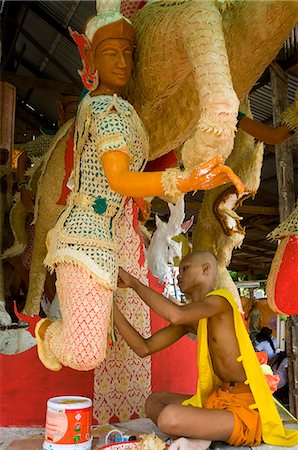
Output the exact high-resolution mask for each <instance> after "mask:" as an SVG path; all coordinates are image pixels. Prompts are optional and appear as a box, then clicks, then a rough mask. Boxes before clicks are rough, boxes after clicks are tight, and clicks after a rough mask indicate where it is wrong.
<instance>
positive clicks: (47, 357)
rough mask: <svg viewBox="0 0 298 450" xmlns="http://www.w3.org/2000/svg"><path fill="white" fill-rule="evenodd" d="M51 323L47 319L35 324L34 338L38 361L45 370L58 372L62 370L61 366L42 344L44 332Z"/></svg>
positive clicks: (43, 343)
mask: <svg viewBox="0 0 298 450" xmlns="http://www.w3.org/2000/svg"><path fill="white" fill-rule="evenodd" d="M51 323H52V322H51V321H50V320H49V319H41V320H39V321H38V322H37V324H36V327H35V337H36V344H37V353H38V357H39V359H40V360H41V362H42V363H43V365H44V366H45V367H46V368H47V369H49V370H53V371H54V372H58V370H60V369H62V364H61V363H60V361H59V360H58V359H57V358H56V356H55V355H54V354H53V353H52V352H51V351H50V350H48V349H47V347H46V345H45V342H44V338H45V332H46V330H47V328H48V327H49V326H50V325H51Z"/></svg>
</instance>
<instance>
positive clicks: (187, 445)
mask: <svg viewBox="0 0 298 450" xmlns="http://www.w3.org/2000/svg"><path fill="white" fill-rule="evenodd" d="M210 444H211V441H204V440H202V439H186V438H179V439H176V441H174V442H173V444H171V445H170V448H169V450H206V449H207V448H209V447H210Z"/></svg>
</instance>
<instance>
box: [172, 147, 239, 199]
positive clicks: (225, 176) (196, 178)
mask: <svg viewBox="0 0 298 450" xmlns="http://www.w3.org/2000/svg"><path fill="white" fill-rule="evenodd" d="M179 178H180V177H178V180H177V185H178V188H180V186H179V184H180V183H181V182H182V177H181V178H180V179H179ZM183 181H184V183H183V186H181V187H182V189H181V190H183V191H184V192H187V191H197V190H210V189H213V188H215V187H217V186H221V185H222V184H227V183H231V182H232V183H233V184H234V185H235V187H236V189H237V190H238V192H239V194H242V193H243V192H244V190H245V186H244V184H243V182H242V181H241V180H240V178H239V177H237V175H236V174H235V173H234V172H233V170H232V169H231V168H230V167H228V166H225V165H224V164H223V159H222V157H221V156H216V157H215V158H213V159H211V160H210V161H207V162H206V163H204V164H201V165H200V166H199V167H197V168H196V169H194V170H193V171H192V172H191V173H190V175H189V177H188V178H185V179H184V180H183ZM181 184H182V183H181ZM185 189H186V190H185Z"/></svg>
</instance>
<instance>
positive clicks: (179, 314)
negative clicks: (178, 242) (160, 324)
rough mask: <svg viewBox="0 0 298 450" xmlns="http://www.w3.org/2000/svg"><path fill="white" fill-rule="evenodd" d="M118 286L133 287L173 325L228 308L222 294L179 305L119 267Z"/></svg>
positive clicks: (208, 315)
mask: <svg viewBox="0 0 298 450" xmlns="http://www.w3.org/2000/svg"><path fill="white" fill-rule="evenodd" d="M119 279H120V280H121V281H120V283H119V282H118V286H120V287H130V288H132V289H133V290H134V291H135V292H136V293H137V294H138V296H139V297H140V298H141V299H142V300H143V301H144V302H145V303H146V304H147V305H148V306H149V307H150V308H152V309H153V311H155V312H156V313H157V314H158V315H159V316H161V317H163V318H164V319H166V320H167V321H168V322H170V323H171V324H172V325H188V324H190V323H193V322H195V321H198V320H200V319H202V318H205V317H211V316H213V315H215V314H217V313H220V312H223V311H224V310H225V309H226V308H227V305H228V303H227V301H226V300H225V299H224V298H223V297H220V296H214V295H212V296H208V297H206V298H205V299H204V300H203V301H201V302H193V303H190V304H188V305H184V306H179V305H176V304H175V303H173V302H172V301H171V300H169V299H168V298H166V297H164V296H163V295H161V294H159V293H157V292H155V291H154V290H153V289H151V288H150V287H148V286H145V285H144V284H143V283H141V282H140V281H139V280H138V279H137V278H135V277H133V276H132V275H130V274H129V273H127V272H126V271H124V270H123V269H121V268H120V269H119Z"/></svg>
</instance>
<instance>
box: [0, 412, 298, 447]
mask: <svg viewBox="0 0 298 450" xmlns="http://www.w3.org/2000/svg"><path fill="white" fill-rule="evenodd" d="M117 426H121V428H124V429H133V430H135V431H138V432H141V433H152V432H153V431H154V432H155V433H156V434H158V435H160V436H161V437H162V438H166V436H165V435H162V434H161V433H160V431H159V430H158V428H157V427H156V426H155V425H154V423H153V422H152V421H151V420H150V419H135V420H131V421H129V422H124V423H121V424H117ZM293 427H294V428H296V429H298V427H297V424H294V425H291V428H293ZM43 435H44V429H43V428H10V427H9V428H0V450H5V449H7V450H10V449H11V450H39V449H40V450H42V442H43ZM26 438H29V439H30V441H27V442H25V441H24V442H23V443H22V442H19V443H17V442H14V445H13V446H12V442H13V441H16V440H17V439H26ZM103 445H104V441H103V440H102V439H101V440H100V439H95V440H94V442H93V445H92V450H96V449H98V448H100V447H101V446H103ZM233 448H235V449H236V448H237V449H238V450H247V449H248V448H251V447H231V446H229V445H227V444H225V443H222V442H213V443H212V445H211V447H210V449H212V450H222V449H226V450H228V449H233ZM283 448H284V447H274V446H272V445H267V444H262V445H260V446H258V447H253V449H254V450H278V449H279V450H281V449H283ZM291 449H292V450H298V443H297V445H296V446H295V447H291Z"/></svg>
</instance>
